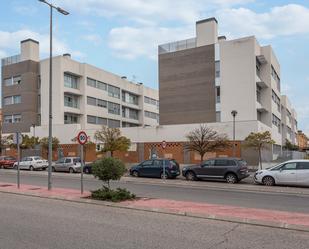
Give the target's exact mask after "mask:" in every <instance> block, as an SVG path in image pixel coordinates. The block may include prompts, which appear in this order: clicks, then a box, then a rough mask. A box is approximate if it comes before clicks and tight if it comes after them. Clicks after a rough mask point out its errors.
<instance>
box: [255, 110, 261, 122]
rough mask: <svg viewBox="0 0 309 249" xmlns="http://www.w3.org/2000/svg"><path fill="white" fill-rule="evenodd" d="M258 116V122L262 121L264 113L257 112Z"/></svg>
mask: <svg viewBox="0 0 309 249" xmlns="http://www.w3.org/2000/svg"><path fill="white" fill-rule="evenodd" d="M256 115H257V120H258V121H262V113H261V112H259V111H257V112H256Z"/></svg>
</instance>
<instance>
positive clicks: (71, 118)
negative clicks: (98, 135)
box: [64, 114, 78, 124]
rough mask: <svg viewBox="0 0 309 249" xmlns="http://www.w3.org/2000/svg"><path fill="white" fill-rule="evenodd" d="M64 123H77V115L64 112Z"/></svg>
mask: <svg viewBox="0 0 309 249" xmlns="http://www.w3.org/2000/svg"><path fill="white" fill-rule="evenodd" d="M64 123H65V124H77V123H78V115H75V114H64Z"/></svg>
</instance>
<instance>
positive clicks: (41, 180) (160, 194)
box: [0, 170, 309, 248]
mask: <svg viewBox="0 0 309 249" xmlns="http://www.w3.org/2000/svg"><path fill="white" fill-rule="evenodd" d="M52 179H53V187H59V188H72V189H79V188H80V179H79V177H78V176H77V175H70V174H57V173H56V174H54V175H53V178H52ZM171 181H172V180H171ZM0 182H9V183H16V174H15V173H14V171H6V170H2V171H1V172H0ZM21 183H22V184H31V185H38V186H47V176H46V172H41V173H39V174H38V173H36V174H31V173H30V172H27V171H23V172H22V175H21ZM222 185H224V186H227V188H226V189H215V188H207V187H201V188H197V187H190V186H186V185H183V186H170V185H164V183H162V184H152V183H139V182H118V183H112V187H122V188H127V189H129V190H130V191H132V192H133V193H135V194H136V195H137V196H139V197H150V198H164V199H172V200H181V201H193V202H207V203H213V204H222V205H232V206H240V207H248V208H263V209H270V210H281V211H289V212H302V213H309V195H307V196H306V195H301V194H287V193H274V192H258V191H257V192H254V191H250V192H249V191H248V192H247V191H241V190H237V189H233V188H228V185H227V184H225V183H222ZM100 186H101V182H99V181H98V180H96V179H94V178H92V177H91V176H87V177H86V178H85V181H84V187H85V190H95V189H97V188H99V187H100ZM308 248H309V247H308Z"/></svg>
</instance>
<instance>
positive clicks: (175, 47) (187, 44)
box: [159, 38, 196, 54]
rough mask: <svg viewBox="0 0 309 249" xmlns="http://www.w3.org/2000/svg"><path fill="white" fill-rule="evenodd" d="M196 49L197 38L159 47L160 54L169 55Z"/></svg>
mask: <svg viewBox="0 0 309 249" xmlns="http://www.w3.org/2000/svg"><path fill="white" fill-rule="evenodd" d="M195 47H196V38H191V39H187V40H182V41H176V42H171V43H167V44H163V45H160V46H159V54H167V53H171V52H177V51H181V50H186V49H190V48H195Z"/></svg>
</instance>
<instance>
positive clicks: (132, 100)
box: [122, 91, 138, 105]
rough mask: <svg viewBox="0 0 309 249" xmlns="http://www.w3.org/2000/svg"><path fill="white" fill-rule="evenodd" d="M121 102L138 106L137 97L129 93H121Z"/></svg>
mask: <svg viewBox="0 0 309 249" xmlns="http://www.w3.org/2000/svg"><path fill="white" fill-rule="evenodd" d="M122 101H123V102H126V103H129V104H132V105H138V96H137V95H135V94H132V93H129V92H124V91H123V92H122Z"/></svg>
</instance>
